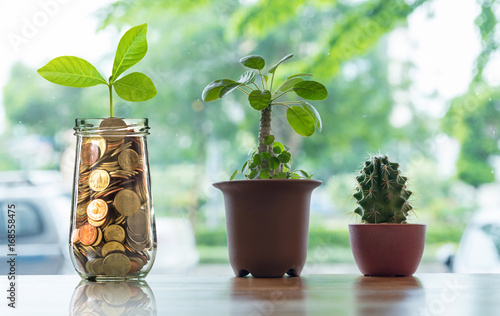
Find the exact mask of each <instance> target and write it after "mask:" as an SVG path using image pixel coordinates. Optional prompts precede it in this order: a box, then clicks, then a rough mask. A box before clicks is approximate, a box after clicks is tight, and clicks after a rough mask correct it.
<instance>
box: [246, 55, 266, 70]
mask: <svg viewBox="0 0 500 316" xmlns="http://www.w3.org/2000/svg"><path fill="white" fill-rule="evenodd" d="M240 63H242V64H243V66H245V67H248V68H252V69H258V70H261V69H262V68H264V66H265V65H266V62H265V61H264V58H262V57H261V56H258V55H250V56H246V57H243V58H241V59H240Z"/></svg>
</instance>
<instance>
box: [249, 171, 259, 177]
mask: <svg viewBox="0 0 500 316" xmlns="http://www.w3.org/2000/svg"><path fill="white" fill-rule="evenodd" d="M259 175H260V170H259V169H254V170H252V172H250V174H249V175H248V177H249V178H250V179H257V178H258V177H259Z"/></svg>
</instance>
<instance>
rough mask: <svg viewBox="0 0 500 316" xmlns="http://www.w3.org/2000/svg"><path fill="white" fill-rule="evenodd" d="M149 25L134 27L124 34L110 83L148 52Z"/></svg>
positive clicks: (119, 44) (116, 55) (117, 50)
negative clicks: (147, 35) (147, 34)
mask: <svg viewBox="0 0 500 316" xmlns="http://www.w3.org/2000/svg"><path fill="white" fill-rule="evenodd" d="M147 29H148V25H147V24H146V23H144V24H141V25H138V26H134V27H133V28H131V29H130V30H128V31H127V32H126V33H125V34H123V36H122V38H121V39H120V42H119V43H118V48H117V49H116V54H115V60H114V62H113V74H112V75H111V78H110V81H111V82H113V81H115V80H116V78H118V76H119V75H121V74H122V73H123V72H124V71H125V70H127V69H129V68H130V67H132V66H133V65H135V64H137V63H138V62H139V61H140V60H141V59H142V58H143V57H144V56H145V55H146V52H147V51H148V43H147V40H146V32H147Z"/></svg>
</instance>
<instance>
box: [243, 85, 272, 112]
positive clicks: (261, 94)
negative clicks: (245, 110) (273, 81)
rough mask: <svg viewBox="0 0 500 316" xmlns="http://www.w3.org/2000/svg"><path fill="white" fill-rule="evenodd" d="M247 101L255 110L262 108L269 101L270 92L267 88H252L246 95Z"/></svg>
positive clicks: (265, 106)
mask: <svg viewBox="0 0 500 316" xmlns="http://www.w3.org/2000/svg"><path fill="white" fill-rule="evenodd" d="M248 102H250V105H251V106H252V107H253V108H254V109H256V110H258V111H261V110H264V109H265V108H267V106H268V105H269V103H270V102H271V92H269V90H264V91H261V90H253V91H252V92H250V95H249V96H248Z"/></svg>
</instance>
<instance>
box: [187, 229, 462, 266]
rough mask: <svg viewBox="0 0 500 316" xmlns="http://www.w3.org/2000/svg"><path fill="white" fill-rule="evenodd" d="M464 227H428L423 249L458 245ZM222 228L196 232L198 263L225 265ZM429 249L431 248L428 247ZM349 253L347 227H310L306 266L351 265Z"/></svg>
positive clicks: (224, 245)
mask: <svg viewBox="0 0 500 316" xmlns="http://www.w3.org/2000/svg"><path fill="white" fill-rule="evenodd" d="M464 228H465V227H464V226H463V225H433V226H432V227H431V226H429V227H428V230H427V236H426V248H429V249H430V248H432V250H433V251H431V252H434V251H435V250H436V249H435V248H437V247H439V246H440V245H444V244H455V245H457V244H458V243H459V241H460V238H461V237H462V233H463V230H464ZM226 238H227V237H226V231H225V229H217V230H209V229H199V230H198V231H197V232H196V246H197V249H198V251H199V253H200V263H227V262H229V260H228V255H227V239H226ZM429 246H430V247H429ZM351 261H352V254H351V249H350V244H349V232H348V231H347V227H344V228H342V229H325V228H323V227H314V226H313V227H311V228H310V229H309V244H308V255H307V263H334V262H351Z"/></svg>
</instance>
